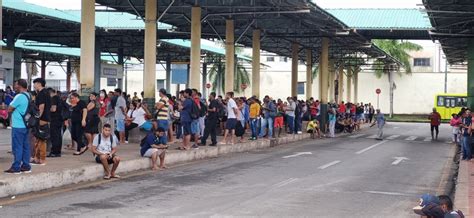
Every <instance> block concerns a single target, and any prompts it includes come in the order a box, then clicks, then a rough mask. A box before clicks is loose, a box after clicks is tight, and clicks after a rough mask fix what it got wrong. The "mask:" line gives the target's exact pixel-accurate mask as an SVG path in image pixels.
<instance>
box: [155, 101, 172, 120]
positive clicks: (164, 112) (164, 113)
mask: <svg viewBox="0 0 474 218" xmlns="http://www.w3.org/2000/svg"><path fill="white" fill-rule="evenodd" d="M158 103H159V104H163V107H162V108H161V109H160V110H158V115H157V118H156V119H157V120H168V114H169V112H168V110H169V106H170V105H169V103H168V97H163V98H161V99H160V101H159V102H158Z"/></svg>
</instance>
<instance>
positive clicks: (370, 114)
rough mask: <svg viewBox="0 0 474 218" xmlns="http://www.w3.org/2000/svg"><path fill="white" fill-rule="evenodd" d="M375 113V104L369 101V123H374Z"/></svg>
mask: <svg viewBox="0 0 474 218" xmlns="http://www.w3.org/2000/svg"><path fill="white" fill-rule="evenodd" d="M374 114H375V110H374V106H373V105H372V104H370V103H369V123H372V120H373V119H374Z"/></svg>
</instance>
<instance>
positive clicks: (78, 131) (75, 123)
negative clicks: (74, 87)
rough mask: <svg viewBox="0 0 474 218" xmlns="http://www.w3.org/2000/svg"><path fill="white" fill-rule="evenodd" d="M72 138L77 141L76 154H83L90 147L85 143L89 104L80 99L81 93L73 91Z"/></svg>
mask: <svg viewBox="0 0 474 218" xmlns="http://www.w3.org/2000/svg"><path fill="white" fill-rule="evenodd" d="M70 103H71V108H70V111H71V138H72V140H73V141H75V142H76V145H77V151H76V152H75V153H74V155H82V154H84V152H86V151H87V149H89V148H88V147H87V146H86V144H85V143H84V128H85V127H86V124H87V122H86V118H87V105H86V103H85V102H84V101H82V100H80V99H79V94H77V93H71V97H70Z"/></svg>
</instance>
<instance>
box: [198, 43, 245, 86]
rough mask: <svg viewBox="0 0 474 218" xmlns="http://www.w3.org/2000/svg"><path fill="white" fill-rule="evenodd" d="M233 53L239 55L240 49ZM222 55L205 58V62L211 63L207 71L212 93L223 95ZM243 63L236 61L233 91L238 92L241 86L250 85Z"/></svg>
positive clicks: (223, 63) (223, 71) (223, 69)
mask: <svg viewBox="0 0 474 218" xmlns="http://www.w3.org/2000/svg"><path fill="white" fill-rule="evenodd" d="M235 53H236V54H239V53H241V49H240V48H235ZM223 59H224V57H223V56H222V55H211V56H209V57H207V60H206V62H207V63H211V64H212V67H211V68H210V69H209V73H208V74H209V81H210V82H211V84H212V91H214V92H217V93H220V94H222V93H224V84H225V62H224V61H223ZM244 62H249V61H246V60H245V61H242V60H240V61H239V60H236V66H235V72H234V73H235V75H234V90H240V85H241V84H247V85H248V84H250V76H249V72H248V71H247V69H246V68H245V67H244Z"/></svg>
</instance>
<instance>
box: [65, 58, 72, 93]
mask: <svg viewBox="0 0 474 218" xmlns="http://www.w3.org/2000/svg"><path fill="white" fill-rule="evenodd" d="M71 75H72V70H71V59H70V58H68V60H67V62H66V90H67V91H68V92H70V91H71Z"/></svg>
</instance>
